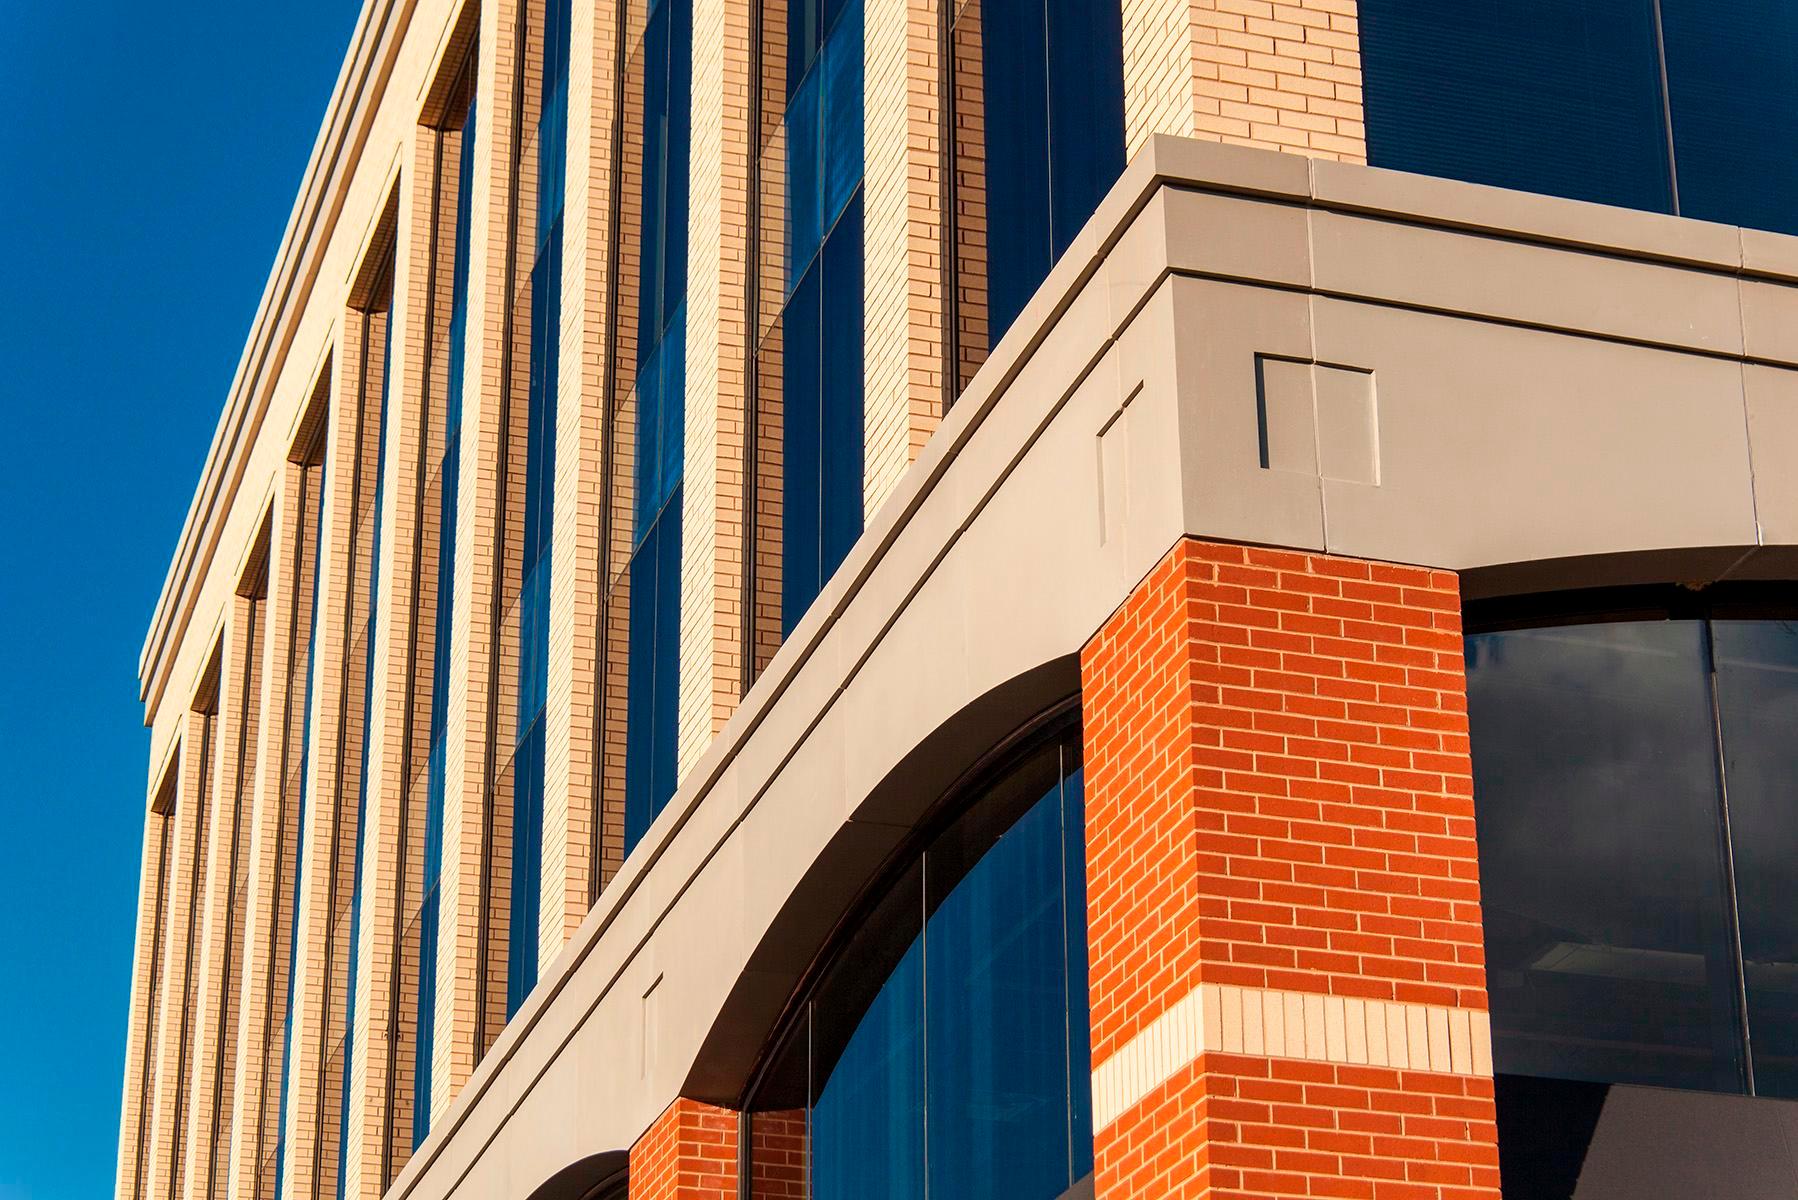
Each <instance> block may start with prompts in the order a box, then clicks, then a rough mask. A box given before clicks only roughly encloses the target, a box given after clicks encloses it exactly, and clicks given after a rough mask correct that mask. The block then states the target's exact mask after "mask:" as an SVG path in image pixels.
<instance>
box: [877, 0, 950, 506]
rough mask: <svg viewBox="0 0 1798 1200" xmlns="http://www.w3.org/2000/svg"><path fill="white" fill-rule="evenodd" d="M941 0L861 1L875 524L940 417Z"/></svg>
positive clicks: (941, 325) (941, 261)
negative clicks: (877, 511) (863, 52)
mask: <svg viewBox="0 0 1798 1200" xmlns="http://www.w3.org/2000/svg"><path fill="white" fill-rule="evenodd" d="M941 2H942V0H866V4H867V8H866V13H865V17H864V20H865V32H864V50H865V59H864V61H865V63H866V70H865V72H864V75H863V100H862V103H863V111H864V113H865V126H864V135H863V136H864V153H863V161H864V162H865V163H866V175H865V177H864V179H863V183H862V187H863V189H864V190H863V204H864V207H863V224H864V226H865V232H864V246H865V265H864V273H863V276H862V279H863V310H862V320H863V342H862V357H863V363H864V370H863V380H864V384H863V386H864V393H863V410H862V417H863V426H864V430H865V450H864V457H863V469H862V481H863V482H862V497H863V508H864V512H865V514H866V515H867V516H868V517H872V516H873V515H874V513H875V511H876V510H878V509H879V508H880V505H881V503H882V502H883V501H884V500H885V499H886V497H887V495H888V493H890V492H891V491H892V490H893V488H894V486H895V485H896V484H897V483H898V482H899V479H900V477H901V476H902V475H904V474H905V469H906V468H907V467H909V466H910V465H911V462H912V460H913V459H914V458H916V457H917V454H918V451H919V450H920V449H922V448H923V445H924V442H925V440H926V439H927V438H929V436H930V434H931V433H932V432H933V431H934V430H935V429H936V425H937V422H938V420H940V419H941V417H942V406H943V405H942V401H943V377H942V359H943V259H942V255H943V221H942V212H941V209H942V152H941V147H940V146H939V142H940V141H941V133H940V128H939V124H940V121H941V110H940V99H939V93H940V90H941V88H940V80H939V76H940V73H941V65H942V64H941V61H940V54H939V50H938V41H939V34H938V29H937V24H938V21H939V19H940V16H941V13H940V9H939V5H940V3H941Z"/></svg>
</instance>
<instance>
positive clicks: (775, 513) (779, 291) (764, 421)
mask: <svg viewBox="0 0 1798 1200" xmlns="http://www.w3.org/2000/svg"><path fill="white" fill-rule="evenodd" d="M761 2H762V29H763V31H764V32H763V42H764V45H763V47H762V53H761V61H759V62H757V63H755V64H753V66H754V69H755V70H756V71H757V72H758V73H759V75H760V81H761V92H762V106H761V109H762V111H761V120H760V123H759V127H758V128H757V129H756V130H755V134H756V143H755V144H756V145H757V146H758V147H760V153H759V156H758V158H759V163H760V178H759V179H758V181H757V184H758V191H759V195H758V196H756V197H752V203H753V205H754V211H753V213H752V215H751V219H752V220H753V221H754V222H755V224H756V228H757V233H758V240H757V252H756V261H755V263H754V264H753V268H754V271H755V284H756V300H757V303H756V313H755V345H756V389H755V396H754V404H755V460H754V461H755V521H754V536H755V544H754V545H753V546H752V547H748V548H746V553H747V554H750V555H753V560H752V561H753V565H754V575H753V579H754V589H753V590H754V595H753V596H752V597H750V598H749V602H750V603H751V604H752V605H753V610H754V611H753V614H752V616H753V623H752V626H751V628H752V633H751V647H752V648H751V652H752V654H753V655H754V662H753V666H754V673H755V674H760V673H761V671H762V670H763V669H764V668H765V667H766V666H767V665H768V661H769V660H770V659H772V658H773V657H774V654H775V652H776V651H777V650H779V649H780V637H781V628H780V626H781V579H782V575H781V524H782V520H783V515H784V513H785V508H786V505H785V500H784V496H783V491H784V478H783V471H782V468H783V465H784V462H785V456H786V445H785V407H784V406H785V397H784V395H783V391H784V381H783V379H782V371H783V369H784V362H785V359H784V353H785V343H784V332H785V327H784V323H783V322H782V321H781V319H780V316H781V309H782V307H783V305H784V304H785V302H786V244H787V226H786V205H787V181H786V154H787V149H786V129H785V127H784V126H783V125H782V123H781V122H782V115H783V108H784V100H785V97H786V94H787V55H786V50H785V46H786V42H785V36H784V33H783V31H784V30H785V29H786V22H787V4H786V0H761Z"/></svg>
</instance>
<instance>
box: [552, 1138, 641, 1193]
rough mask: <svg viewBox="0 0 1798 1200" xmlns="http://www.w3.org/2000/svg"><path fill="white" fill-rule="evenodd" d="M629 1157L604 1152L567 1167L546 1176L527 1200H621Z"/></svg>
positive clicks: (622, 1153) (626, 1181) (622, 1154)
mask: <svg viewBox="0 0 1798 1200" xmlns="http://www.w3.org/2000/svg"><path fill="white" fill-rule="evenodd" d="M629 1166H630V1154H629V1152H628V1151H624V1150H608V1151H606V1152H605V1153H604V1154H595V1155H592V1156H590V1157H588V1158H583V1159H581V1161H579V1162H577V1163H573V1164H570V1165H569V1166H566V1167H563V1168H562V1169H561V1170H560V1171H557V1172H556V1173H555V1174H554V1175H552V1176H550V1177H549V1179H548V1180H546V1181H545V1182H544V1183H543V1184H542V1186H540V1187H539V1188H538V1189H537V1190H536V1191H534V1192H532V1193H531V1195H530V1200H624V1197H625V1196H626V1194H627V1188H628V1186H629V1178H628V1176H627V1173H626V1172H627V1169H628V1167H629Z"/></svg>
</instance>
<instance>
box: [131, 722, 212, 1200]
mask: <svg viewBox="0 0 1798 1200" xmlns="http://www.w3.org/2000/svg"><path fill="white" fill-rule="evenodd" d="M210 722H211V717H210V716H208V715H207V714H204V713H198V712H191V711H190V712H188V713H187V714H186V715H185V717H184V719H183V730H182V738H181V749H180V765H179V767H178V768H177V769H178V772H179V774H178V776H177V778H178V779H179V784H178V786H177V789H176V792H175V805H174V810H173V812H172V813H171V814H170V817H171V820H172V822H173V828H172V830H171V832H170V837H169V854H168V876H167V887H166V889H165V893H166V894H165V901H166V903H165V907H164V911H163V931H164V938H163V943H162V971H161V976H162V979H161V985H162V986H161V991H162V995H161V999H160V1000H159V1001H158V1004H157V1013H156V1073H155V1080H156V1084H155V1088H154V1095H153V1099H152V1103H151V1108H150V1138H149V1142H148V1148H147V1161H146V1162H145V1165H144V1180H145V1183H146V1185H147V1190H148V1193H149V1194H150V1195H155V1196H173V1195H177V1194H179V1191H180V1188H181V1186H182V1183H183V1181H184V1180H185V1179H186V1167H187V1149H188V1145H187V1128H188V1126H187V1106H188V1099H189V1096H190V1095H191V1093H192V1083H193V1053H194V1042H195V1038H194V1007H195V996H196V993H197V991H198V987H199V970H198V967H199V963H198V961H197V959H198V954H197V953H196V951H197V949H198V942H199V925H200V901H201V897H202V896H203V895H204V894H205V890H206V871H205V867H206V858H207V844H206V834H207V832H208V816H209V813H210V811H211V808H212V797H211V796H210V794H209V791H210V787H211V781H212V774H213V772H212V770H211V764H210V762H209V761H208V758H209V755H210V753H211V749H212V739H211V730H210V728H209V725H210Z"/></svg>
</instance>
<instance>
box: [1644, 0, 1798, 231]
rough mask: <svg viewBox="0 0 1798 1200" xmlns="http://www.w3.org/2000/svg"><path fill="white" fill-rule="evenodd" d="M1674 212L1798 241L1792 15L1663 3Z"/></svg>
mask: <svg viewBox="0 0 1798 1200" xmlns="http://www.w3.org/2000/svg"><path fill="white" fill-rule="evenodd" d="M1661 19H1662V26H1663V28H1664V30H1665V32H1666V41H1667V92H1668V95H1669V97H1670V99H1671V102H1672V110H1673V160H1674V164H1675V167H1676V168H1677V170H1678V176H1679V211H1680V213H1681V214H1682V215H1684V216H1688V217H1697V218H1699V219H1700V220H1705V221H1725V222H1728V223H1729V224H1732V225H1752V226H1754V227H1755V228H1757V229H1774V230H1778V231H1780V232H1783V233H1798V6H1794V5H1792V4H1790V3H1788V2H1787V0H1661Z"/></svg>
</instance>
